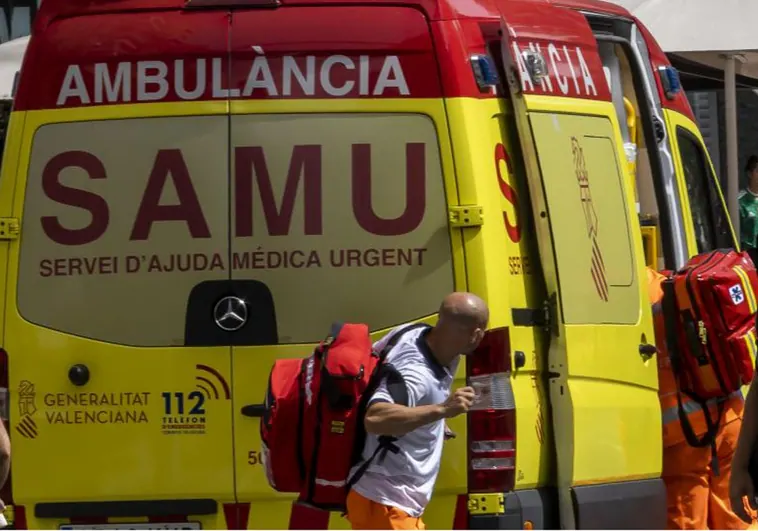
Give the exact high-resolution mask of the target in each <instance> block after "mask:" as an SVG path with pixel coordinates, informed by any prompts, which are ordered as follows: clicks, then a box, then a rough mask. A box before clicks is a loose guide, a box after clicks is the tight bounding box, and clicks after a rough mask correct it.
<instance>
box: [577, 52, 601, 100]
mask: <svg viewBox="0 0 758 531" xmlns="http://www.w3.org/2000/svg"><path fill="white" fill-rule="evenodd" d="M576 57H577V59H578V60H579V69H580V70H581V72H582V79H584V91H585V92H586V93H587V95H590V94H592V95H593V96H597V89H596V88H595V80H594V79H592V74H590V69H589V67H588V66H587V63H586V62H585V60H584V55H582V49H581V48H579V47H578V46H577V48H576Z"/></svg>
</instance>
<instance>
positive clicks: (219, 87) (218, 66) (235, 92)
mask: <svg viewBox="0 0 758 531" xmlns="http://www.w3.org/2000/svg"><path fill="white" fill-rule="evenodd" d="M224 61H226V59H221V58H220V57H214V58H213V63H212V70H213V72H212V73H211V78H212V84H213V97H214V98H224V99H226V98H237V97H239V95H240V89H225V88H224V87H223V85H224Z"/></svg>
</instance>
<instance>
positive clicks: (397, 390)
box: [345, 323, 431, 492]
mask: <svg viewBox="0 0 758 531" xmlns="http://www.w3.org/2000/svg"><path fill="white" fill-rule="evenodd" d="M418 328H431V327H430V326H429V325H427V324H424V323H416V324H412V325H408V326H405V327H403V328H401V329H400V330H398V331H397V332H395V333H394V334H392V336H391V337H390V338H389V339H388V340H387V343H386V344H385V345H384V348H382V350H380V351H379V352H375V353H374V355H375V356H377V357H378V358H379V372H378V374H377V377H376V386H373V387H372V388H371V389H370V392H371V393H372V394H373V392H374V391H375V390H376V387H378V385H379V384H380V383H381V381H382V380H384V379H386V380H387V392H389V394H390V396H391V397H392V400H394V401H395V403H396V404H400V405H403V406H407V405H408V398H409V397H408V388H407V387H406V385H405V380H404V379H403V375H402V374H400V373H399V372H398V370H397V369H395V368H394V367H393V366H392V365H390V364H385V363H384V360H386V359H387V356H388V355H389V353H390V352H391V351H392V349H393V348H395V346H396V345H397V344H398V342H399V341H400V340H401V339H402V337H403V336H404V335H405V334H407V333H408V332H410V331H411V330H416V329H418ZM369 398H370V397H369ZM397 439H398V438H397V437H393V436H391V435H380V436H379V445H378V446H377V447H376V450H374V453H373V454H371V457H369V458H368V459H366V460H365V461H363V463H361V466H360V467H358V469H357V470H356V471H355V473H354V474H353V475H352V476H351V477H350V478H348V480H347V484H346V485H345V487H346V489H347V492H350V490H351V489H352V488H353V486H354V485H355V484H356V483H357V482H358V480H359V479H361V477H363V474H365V473H366V471H367V470H368V468H369V467H370V466H371V463H373V462H374V460H375V459H377V458H378V459H379V461H378V462H379V463H382V462H383V461H384V459H385V458H386V457H387V453H388V452H392V453H393V454H397V453H399V452H400V447H399V446H398V445H397V444H395V441H397Z"/></svg>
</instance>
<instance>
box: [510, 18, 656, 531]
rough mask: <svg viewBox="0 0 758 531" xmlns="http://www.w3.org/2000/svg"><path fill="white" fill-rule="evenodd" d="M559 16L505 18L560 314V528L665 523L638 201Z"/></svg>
mask: <svg viewBox="0 0 758 531" xmlns="http://www.w3.org/2000/svg"><path fill="white" fill-rule="evenodd" d="M542 9H545V11H546V12H545V13H543V14H540V13H539V11H540V10H542ZM554 15H555V8H545V7H538V6H536V5H532V4H530V7H529V12H528V13H524V14H520V13H519V12H518V11H517V10H514V12H512V13H511V12H510V11H509V12H508V13H507V14H506V17H507V20H506V21H505V22H507V25H505V24H504V26H503V35H504V36H508V38H507V39H504V40H503V46H504V50H503V56H504V57H505V58H506V59H504V60H505V61H506V62H508V64H506V65H505V71H506V72H508V73H509V78H510V79H509V86H510V89H511V95H512V101H513V106H514V112H515V115H516V121H517V127H518V131H519V136H520V141H521V145H522V151H523V153H524V157H525V162H526V167H527V178H528V182H529V191H530V196H531V200H532V210H533V214H534V217H535V220H536V232H537V237H538V244H539V251H540V259H541V263H542V268H543V271H544V274H545V281H546V285H547V289H548V297H549V301H548V302H549V305H550V307H551V315H550V327H551V335H550V348H549V358H548V371H549V389H550V401H551V407H552V418H553V424H554V434H555V444H556V455H557V459H558V470H557V483H558V488H559V494H560V506H561V525H562V527H564V528H610V527H617V526H618V523H619V522H625V524H626V525H629V526H631V527H635V528H648V527H655V528H658V527H662V526H663V525H664V523H665V520H664V517H665V512H664V509H665V505H664V504H663V503H664V502H665V498H664V496H665V492H664V490H663V485H662V482H661V480H660V479H659V475H660V470H661V461H660V455H661V440H660V433H661V425H660V422H661V421H660V408H659V405H658V397H657V368H656V361H655V357H654V353H655V347H654V341H655V340H654V332H653V325H652V314H651V309H650V304H649V302H648V300H647V288H646V286H645V278H646V277H645V271H644V258H643V257H644V255H643V252H642V242H641V235H640V230H639V228H638V223H637V221H636V219H635V215H636V213H635V211H634V206H633V205H634V201H633V199H632V198H633V195H632V194H633V192H632V189H631V186H630V182H629V180H628V177H627V170H626V163H625V158H624V151H623V146H622V140H621V135H620V130H619V126H618V122H617V118H616V113H615V110H614V107H613V105H612V103H611V101H610V100H611V98H610V93H609V88H608V84H607V82H606V79H605V76H604V73H603V69H602V63H601V62H600V57H599V56H598V54H597V47H596V43H595V40H594V38H593V36H592V33H591V31H590V28H589V26H588V25H587V23H586V21H585V19H584V17H583V16H582V15H581V14H579V13H575V12H572V11H565V12H564V13H563V14H562V16H561V17H559V18H557V17H555V16H554ZM534 20H540V21H541V22H540V25H539V27H538V29H535V25H534V24H533V21H534ZM515 35H518V40H517V39H515V38H514V36H515ZM559 36H560V37H559ZM558 39H561V40H558Z"/></svg>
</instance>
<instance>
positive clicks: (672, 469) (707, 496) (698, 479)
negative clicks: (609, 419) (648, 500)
mask: <svg viewBox="0 0 758 531" xmlns="http://www.w3.org/2000/svg"><path fill="white" fill-rule="evenodd" d="M741 426H742V421H741V420H734V421H732V422H728V423H726V424H723V425H722V426H720V429H719V433H718V435H717V436H716V453H717V455H718V466H719V475H718V476H715V475H714V474H713V470H712V469H711V458H712V455H711V448H710V446H709V447H706V448H693V447H692V446H690V445H689V444H687V442H681V443H679V444H676V445H674V446H670V447H668V448H664V449H663V480H664V482H665V483H666V497H667V506H668V516H667V519H666V520H667V522H666V527H667V528H668V529H758V526H756V525H755V524H752V525H749V524H746V523H745V522H743V521H742V520H740V519H739V518H738V517H737V515H735V514H734V513H733V512H732V510H731V505H730V503H729V476H730V473H731V470H732V456H733V455H734V450H735V448H736V447H737V438H738V437H739V434H740V427H741Z"/></svg>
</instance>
